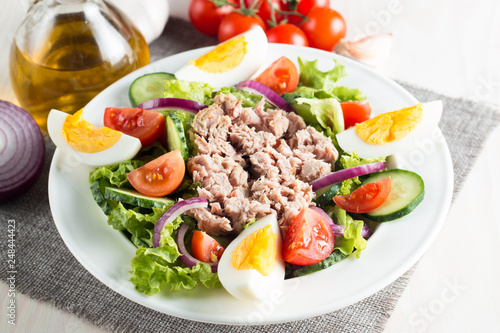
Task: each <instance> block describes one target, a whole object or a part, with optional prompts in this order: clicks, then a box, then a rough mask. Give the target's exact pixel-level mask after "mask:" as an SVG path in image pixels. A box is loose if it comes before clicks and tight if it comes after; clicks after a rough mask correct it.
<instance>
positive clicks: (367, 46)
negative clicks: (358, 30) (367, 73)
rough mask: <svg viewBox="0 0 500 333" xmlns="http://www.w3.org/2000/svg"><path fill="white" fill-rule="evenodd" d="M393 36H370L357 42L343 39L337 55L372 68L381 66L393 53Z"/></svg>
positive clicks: (336, 46) (337, 46) (337, 48)
mask: <svg viewBox="0 0 500 333" xmlns="http://www.w3.org/2000/svg"><path fill="white" fill-rule="evenodd" d="M391 48H392V34H382V35H375V36H368V37H365V38H362V39H359V40H357V41H346V40H344V39H341V40H340V41H339V42H338V43H337V45H335V50H334V51H335V53H337V54H340V55H343V56H346V57H349V58H353V59H355V60H358V61H360V62H363V63H365V64H367V65H370V66H373V67H375V66H378V65H381V64H382V63H383V62H384V61H385V60H387V58H388V57H389V55H390V53H391Z"/></svg>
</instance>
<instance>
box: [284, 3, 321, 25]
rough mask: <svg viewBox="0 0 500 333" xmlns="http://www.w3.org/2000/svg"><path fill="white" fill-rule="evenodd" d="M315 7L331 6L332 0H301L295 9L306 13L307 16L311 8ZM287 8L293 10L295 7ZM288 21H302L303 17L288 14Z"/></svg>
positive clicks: (293, 22) (303, 13)
mask: <svg viewBox="0 0 500 333" xmlns="http://www.w3.org/2000/svg"><path fill="white" fill-rule="evenodd" d="M315 7H318V8H320V7H330V0H300V1H299V3H298V4H297V6H296V7H295V10H296V11H297V12H298V13H300V14H302V15H304V16H307V14H309V12H310V11H311V9H313V8H315ZM285 10H287V11H290V10H293V7H290V6H289V7H288V8H285ZM287 19H288V22H289V23H292V24H297V23H300V22H301V21H302V20H303V18H302V17H300V16H297V15H288V16H287Z"/></svg>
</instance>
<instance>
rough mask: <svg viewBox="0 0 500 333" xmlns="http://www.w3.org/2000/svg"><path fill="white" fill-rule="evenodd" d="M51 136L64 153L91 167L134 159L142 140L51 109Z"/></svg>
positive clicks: (49, 128)
mask: <svg viewBox="0 0 500 333" xmlns="http://www.w3.org/2000/svg"><path fill="white" fill-rule="evenodd" d="M47 130H48V132H49V135H50V138H51V139H52V141H53V142H54V144H55V145H56V146H57V148H59V149H61V150H62V151H63V152H64V153H65V154H68V155H71V156H73V157H74V158H75V159H76V160H77V161H78V162H80V163H83V164H87V165H90V166H101V165H110V164H115V163H119V162H123V161H125V160H129V159H131V158H133V157H134V156H135V155H136V154H137V153H138V152H139V150H140V149H141V147H142V146H141V141H140V140H139V139H137V138H134V137H132V136H129V135H126V134H123V133H121V132H119V131H115V130H113V129H111V128H107V127H96V126H94V125H93V124H91V123H89V122H87V121H85V120H84V119H83V118H82V110H80V111H78V112H76V113H75V114H73V115H69V114H67V113H65V112H62V111H58V110H51V111H50V113H49V116H48V118H47Z"/></svg>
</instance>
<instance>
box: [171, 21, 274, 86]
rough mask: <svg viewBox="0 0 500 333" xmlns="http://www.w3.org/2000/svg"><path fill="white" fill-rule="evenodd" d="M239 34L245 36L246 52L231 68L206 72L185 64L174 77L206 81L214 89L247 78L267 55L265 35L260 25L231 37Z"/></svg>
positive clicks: (258, 67) (259, 66) (232, 84)
mask: <svg viewBox="0 0 500 333" xmlns="http://www.w3.org/2000/svg"><path fill="white" fill-rule="evenodd" d="M239 36H245V40H246V42H247V47H246V48H247V53H246V54H245V55H244V56H243V60H242V61H241V62H240V63H239V64H238V65H236V66H235V67H234V68H233V69H231V70H229V71H227V72H224V73H208V72H205V71H203V70H201V69H200V68H198V67H196V66H194V65H191V64H187V65H185V66H183V67H182V68H181V69H179V70H178V71H177V72H175V77H176V78H177V79H179V80H186V81H199V82H206V83H208V84H209V85H210V86H211V87H213V88H215V89H220V88H222V87H231V86H234V85H235V84H237V83H239V82H242V81H245V80H248V79H249V78H250V77H251V76H252V75H253V74H254V73H255V72H257V71H258V70H259V69H260V68H261V67H262V64H263V63H264V60H265V58H266V55H267V46H268V44H267V37H266V34H265V33H264V30H262V28H261V27H255V28H252V29H250V30H249V31H247V32H244V33H242V34H241V35H238V36H235V37H233V38H236V37H239ZM233 38H231V39H233ZM226 42H227V41H226Z"/></svg>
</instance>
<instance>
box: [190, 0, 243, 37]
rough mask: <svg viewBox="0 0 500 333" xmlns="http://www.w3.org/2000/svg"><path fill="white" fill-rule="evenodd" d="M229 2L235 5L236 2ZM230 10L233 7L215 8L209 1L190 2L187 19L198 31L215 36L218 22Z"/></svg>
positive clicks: (232, 0)
mask: <svg viewBox="0 0 500 333" xmlns="http://www.w3.org/2000/svg"><path fill="white" fill-rule="evenodd" d="M229 2H231V3H236V0H229ZM232 10H233V7H232V6H230V5H226V6H222V7H217V6H216V5H214V3H213V2H211V1H209V0H191V3H190V4H189V19H190V20H191V23H192V24H193V26H194V27H195V28H196V29H197V30H198V31H200V32H202V33H204V34H206V35H210V36H217V32H218V31H219V25H220V22H221V21H222V19H223V18H224V16H226V15H227V14H229V13H231V11H232Z"/></svg>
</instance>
